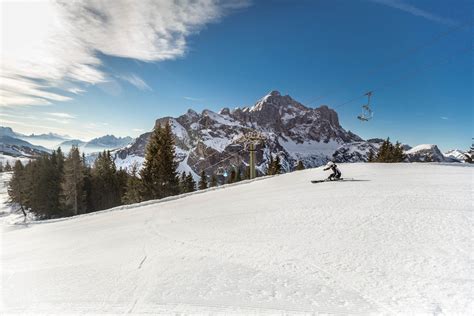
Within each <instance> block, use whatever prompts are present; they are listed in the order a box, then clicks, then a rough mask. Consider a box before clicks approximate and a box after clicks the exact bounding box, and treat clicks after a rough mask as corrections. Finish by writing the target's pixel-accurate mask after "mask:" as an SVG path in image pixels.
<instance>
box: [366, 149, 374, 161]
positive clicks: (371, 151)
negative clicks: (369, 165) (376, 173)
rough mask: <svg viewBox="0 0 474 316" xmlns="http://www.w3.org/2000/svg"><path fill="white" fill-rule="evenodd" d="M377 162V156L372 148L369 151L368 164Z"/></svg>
mask: <svg viewBox="0 0 474 316" xmlns="http://www.w3.org/2000/svg"><path fill="white" fill-rule="evenodd" d="M374 161H375V154H374V151H373V150H372V148H371V149H370V150H369V154H368V156H367V162H374Z"/></svg>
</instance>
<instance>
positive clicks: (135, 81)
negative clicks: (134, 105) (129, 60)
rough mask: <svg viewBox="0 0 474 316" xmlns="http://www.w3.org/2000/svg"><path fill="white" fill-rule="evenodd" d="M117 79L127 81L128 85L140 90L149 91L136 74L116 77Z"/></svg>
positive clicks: (148, 87) (147, 86)
mask: <svg viewBox="0 0 474 316" xmlns="http://www.w3.org/2000/svg"><path fill="white" fill-rule="evenodd" d="M117 78H119V79H122V80H124V81H127V82H128V83H130V84H132V85H134V86H135V87H137V88H138V89H140V90H148V91H151V88H150V86H149V85H148V84H147V83H146V82H145V81H144V80H143V79H142V78H140V77H139V76H137V75H136V74H128V75H118V76H117Z"/></svg>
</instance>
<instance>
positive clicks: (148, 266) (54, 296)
mask: <svg viewBox="0 0 474 316" xmlns="http://www.w3.org/2000/svg"><path fill="white" fill-rule="evenodd" d="M340 167H341V169H342V172H343V173H344V176H345V177H353V178H355V179H358V180H360V181H353V182H338V183H334V182H333V183H321V184H311V183H310V182H309V181H310V180H311V179H314V178H322V177H324V176H326V175H327V174H326V173H325V172H323V171H322V170H321V169H312V170H304V171H298V172H294V173H291V174H285V175H281V176H276V177H273V178H266V179H258V180H257V181H254V182H251V183H240V184H237V185H233V186H230V187H227V188H220V189H217V190H212V191H208V192H203V193H196V194H192V195H189V196H186V197H183V198H178V199H175V198H172V199H170V200H168V201H165V202H147V203H144V204H142V205H141V206H139V207H131V208H130V209H126V208H125V209H123V210H119V209H117V210H112V211H104V212H100V213H95V214H89V215H84V216H78V217H75V218H70V219H63V220H56V221H52V222H47V223H43V224H32V225H29V226H27V227H25V226H21V229H18V228H14V227H6V228H4V231H3V232H2V251H1V264H2V269H1V273H2V276H1V279H2V282H1V290H2V300H3V302H2V307H1V308H0V313H3V314H5V313H23V312H26V313H31V314H38V313H42V314H52V313H60V314H65V313H68V314H82V313H87V314H102V313H110V314H119V313H120V314H121V313H132V314H134V313H136V314H139V313H149V314H157V313H159V312H169V313H181V312H184V313H191V312H195V313H200V312H216V313H224V312H229V313H232V312H233V313H239V314H242V313H247V314H248V313H260V314H265V313H268V314H282V313H283V312H287V313H290V314H297V313H305V312H306V313H310V312H319V313H330V314H334V313H335V314H348V313H349V314H364V315H367V314H377V315H378V314H400V315H408V314H411V315H413V314H421V313H423V314H442V313H444V314H446V315H452V314H459V315H466V314H470V313H472V310H473V308H474V306H473V300H472V297H473V296H474V290H473V275H472V253H473V248H472V247H473V237H472V227H473V224H474V223H473V216H472V182H471V181H472V177H473V170H474V169H472V168H470V167H469V166H467V165H460V164H459V165H457V166H448V165H435V164H342V165H340Z"/></svg>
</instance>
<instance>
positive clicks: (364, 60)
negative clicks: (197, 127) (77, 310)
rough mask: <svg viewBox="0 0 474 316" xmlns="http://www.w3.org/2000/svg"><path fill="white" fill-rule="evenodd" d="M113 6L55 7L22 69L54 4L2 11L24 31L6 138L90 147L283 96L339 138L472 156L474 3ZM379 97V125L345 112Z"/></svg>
mask: <svg viewBox="0 0 474 316" xmlns="http://www.w3.org/2000/svg"><path fill="white" fill-rule="evenodd" d="M114 3H115V4H116V5H110V6H100V5H97V6H91V7H87V10H86V12H91V13H90V15H89V16H79V17H78V15H77V14H70V13H71V12H72V13H75V12H76V11H77V10H79V9H81V8H80V7H78V5H77V4H76V7H74V6H72V5H71V6H70V7H68V6H67V5H63V6H59V7H58V6H57V5H55V4H53V5H51V6H48V7H47V8H45V9H44V12H45V13H44V16H48V15H51V16H54V17H59V18H58V19H56V20H59V21H60V23H59V24H58V25H59V26H60V28H59V27H58V25H49V24H48V26H47V27H44V31H43V32H41V34H40V35H41V36H45V37H46V39H47V40H43V41H42V42H41V43H40V44H38V45H36V46H32V47H31V48H30V49H29V50H28V51H29V52H31V54H27V55H25V56H23V55H22V56H20V57H21V58H22V59H21V60H20V61H21V62H23V64H24V65H25V67H24V68H19V67H17V66H15V65H23V64H22V63H20V62H18V60H16V59H19V58H20V57H18V56H17V55H18V54H17V53H15V52H17V51H22V52H23V51H24V50H25V49H24V48H25V45H26V44H25V42H31V41H26V40H22V41H20V39H22V37H21V36H22V34H23V33H25V34H30V33H31V32H28V30H31V28H33V27H34V28H35V29H38V28H39V27H38V26H42V25H44V23H50V22H45V19H42V18H38V14H41V12H42V11H41V10H43V7H41V8H38V7H36V6H38V5H39V6H41V5H44V3H43V2H41V3H40V4H37V3H35V4H33V5H32V4H29V5H28V4H27V5H24V6H21V7H19V8H17V7H15V6H14V5H13V4H11V3H10V5H6V4H2V7H3V13H2V18H4V17H5V14H7V13H8V15H9V16H13V18H15V21H12V22H11V23H18V22H16V21H17V20H19V21H20V23H22V24H19V26H18V27H19V28H22V30H20V31H18V34H15V31H14V29H12V28H10V27H9V28H8V33H12V34H6V31H2V36H3V37H4V38H3V39H2V40H4V43H6V44H4V48H2V53H4V54H5V55H7V57H10V59H11V60H12V62H11V64H8V63H5V64H6V66H5V67H8V66H9V65H11V66H10V67H9V68H6V69H2V70H3V76H4V77H6V78H7V79H8V80H9V81H7V83H9V84H8V85H7V88H5V89H4V91H2V93H3V101H2V102H1V103H2V104H1V105H0V112H1V113H0V115H1V116H0V119H1V120H2V121H3V122H2V125H6V126H12V127H13V128H14V129H15V130H18V131H20V132H25V133H31V132H35V133H42V132H46V131H52V132H59V133H66V134H69V135H71V136H74V137H78V138H86V139H87V138H91V137H94V136H100V135H103V134H111V133H113V134H115V135H120V136H125V135H131V136H137V135H139V134H141V133H142V132H144V131H148V130H150V129H151V128H152V126H153V124H154V120H155V119H156V118H159V117H162V116H168V115H169V116H178V115H180V114H182V113H184V112H185V111H186V110H187V109H188V108H193V109H195V110H196V111H200V110H203V109H205V108H207V109H212V110H216V111H217V110H219V109H221V108H222V107H230V108H233V107H236V106H240V107H242V106H248V105H252V104H254V103H255V102H256V101H257V100H258V99H259V98H261V97H262V96H263V95H265V94H266V93H267V92H269V91H271V90H279V91H280V92H281V93H282V94H289V95H291V96H292V97H293V98H294V99H296V100H298V101H300V102H302V103H303V104H305V105H308V106H311V107H317V106H319V105H321V104H326V105H328V106H330V107H334V108H336V110H337V112H338V113H339V117H340V122H341V125H342V126H343V127H344V128H346V129H349V130H351V131H353V132H355V133H356V134H358V135H360V136H362V137H364V138H371V137H388V136H389V137H391V139H393V140H400V141H402V142H404V143H408V144H411V145H416V144H420V143H434V144H438V145H439V146H440V147H441V148H442V149H443V150H447V149H450V148H462V149H466V148H468V147H469V145H470V144H471V137H472V136H473V127H472V126H473V112H472V104H473V102H472V101H473V100H472V91H473V83H472V70H473V68H472V60H473V59H472V56H473V55H472V38H473V37H472V35H473V34H472V24H470V25H466V23H468V22H470V21H471V20H472V16H471V12H472V9H473V6H472V2H471V1H421V0H420V1H414V0H411V1H409V0H352V1H349V0H335V1H329V0H328V1H324V0H320V1H309V0H308V1H304V0H300V1H289V0H288V1H285V0H273V1H253V2H247V1H245V2H240V1H231V2H228V1H226V2H222V1H215V2H213V1H210V2H209V1H203V2H202V3H200V1H197V3H196V4H195V5H194V7H191V6H185V8H184V13H182V14H181V13H180V15H179V16H178V14H176V12H183V10H182V9H183V8H179V7H178V8H173V7H172V6H168V5H165V6H164V7H163V6H162V7H160V6H158V7H157V6H156V5H155V4H153V2H147V1H143V2H140V5H139V6H140V7H139V8H137V7H138V5H136V4H135V5H133V4H131V3H129V2H126V1H123V2H122V1H117V2H114ZM164 3H166V1H165V2H164ZM209 3H211V4H212V5H209ZM147 6H150V7H147ZM179 10H181V11H179ZM38 11H40V13H38ZM130 11H132V12H134V14H130V16H127V19H126V21H125V22H124V21H123V12H130ZM188 11H189V12H188ZM81 12H84V10H82V11H81ZM68 13H69V14H68ZM154 13H155V14H156V15H154ZM181 15H182V16H181ZM104 17H105V18H104ZM118 17H120V19H119V18H118ZM13 18H12V19H13ZM121 19H122V20H121ZM137 19H138V20H140V21H141V22H140V23H142V22H143V23H142V24H140V25H138V26H137V22H136V20H137ZM147 19H150V20H149V21H148V20H147ZM180 19H181V20H180ZM3 20H5V19H3ZM49 20H51V19H48V21H49ZM142 20H143V21H142ZM27 21H29V22H27ZM31 21H33V22H31ZM157 21H158V22H157ZM8 23H10V22H9V21H5V22H2V24H3V27H4V29H5V30H6V29H7V26H9V25H8ZM25 23H26V24H25ZM471 23H472V22H471ZM65 25H66V26H67V27H64V26H65ZM150 25H151V26H150ZM150 28H151V29H152V30H151V31H150ZM23 29H25V30H23ZM40 29H41V28H40ZM58 29H60V31H58ZM64 29H67V30H69V33H67V34H65V33H63V30H64ZM149 32H151V33H149ZM51 34H53V35H54V36H52V35H51ZM71 34H73V35H74V39H75V40H74V41H72V40H71V39H70V37H71V36H70V35H71ZM136 34H145V35H146V36H145V35H143V36H137V35H136ZM440 34H441V35H440ZM28 36H29V35H28ZM26 39H27V38H26ZM148 41H150V42H148ZM44 43H46V44H44ZM48 45H50V46H48ZM419 47H421V48H419ZM14 48H15V49H16V50H15V49H14ZM22 48H23V50H22ZM414 49H416V50H414ZM5 52H6V53H5ZM407 52H408V53H407ZM51 56H53V58H49V57H51ZM40 57H41V58H40ZM10 59H8V58H6V59H5V60H7V61H9V60H10ZM45 60H46V61H47V63H46V65H45ZM31 65H33V66H31ZM77 65H82V67H77ZM380 65H382V67H380ZM15 67H16V68H15ZM374 68H376V70H375V71H373V70H374ZM31 69H33V70H34V71H32V72H31ZM29 71H30V72H31V73H30V72H29ZM71 73H73V75H71ZM19 87H21V89H23V90H21V89H20V88H19ZM25 87H27V88H28V90H25V89H26V88H25ZM369 90H375V92H374V96H373V100H372V102H373V109H374V112H375V115H374V118H373V120H371V121H370V122H367V123H361V122H360V121H358V120H357V118H356V117H357V115H358V114H359V112H360V106H361V105H362V103H363V102H364V100H365V99H364V98H363V97H361V98H359V99H357V100H355V101H354V102H350V103H347V104H345V103H346V102H347V101H349V100H352V99H355V98H357V97H358V96H362V95H363V94H364V93H365V92H367V91H369ZM44 92H47V93H50V94H44ZM25 96H27V98H25ZM342 104H344V105H342Z"/></svg>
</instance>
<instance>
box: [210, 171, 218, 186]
mask: <svg viewBox="0 0 474 316" xmlns="http://www.w3.org/2000/svg"><path fill="white" fill-rule="evenodd" d="M217 185H218V183H217V176H216V175H215V174H212V177H211V183H210V184H209V187H210V188H212V187H217Z"/></svg>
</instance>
